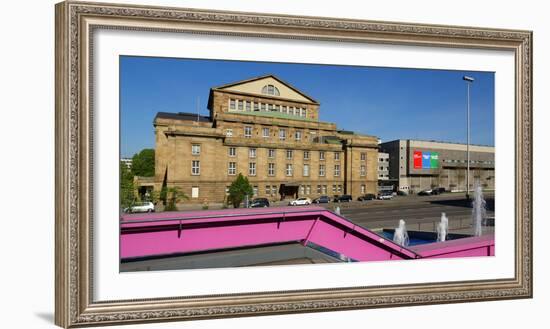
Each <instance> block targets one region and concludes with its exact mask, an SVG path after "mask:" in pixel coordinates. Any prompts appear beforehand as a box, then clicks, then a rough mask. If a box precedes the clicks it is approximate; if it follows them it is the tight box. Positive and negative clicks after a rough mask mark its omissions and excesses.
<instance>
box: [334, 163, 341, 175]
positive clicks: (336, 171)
mask: <svg viewBox="0 0 550 329" xmlns="http://www.w3.org/2000/svg"><path fill="white" fill-rule="evenodd" d="M334 176H340V165H334Z"/></svg>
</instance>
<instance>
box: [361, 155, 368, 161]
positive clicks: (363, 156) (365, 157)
mask: <svg viewBox="0 0 550 329" xmlns="http://www.w3.org/2000/svg"><path fill="white" fill-rule="evenodd" d="M366 160H367V153H361V161H366Z"/></svg>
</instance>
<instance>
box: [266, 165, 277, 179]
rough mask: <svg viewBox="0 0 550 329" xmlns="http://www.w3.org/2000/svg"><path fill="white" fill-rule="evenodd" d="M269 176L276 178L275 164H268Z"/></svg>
mask: <svg viewBox="0 0 550 329" xmlns="http://www.w3.org/2000/svg"><path fill="white" fill-rule="evenodd" d="M267 175H268V176H275V164H274V163H268V164H267Z"/></svg>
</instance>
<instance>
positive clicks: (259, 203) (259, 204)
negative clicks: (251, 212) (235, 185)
mask: <svg viewBox="0 0 550 329" xmlns="http://www.w3.org/2000/svg"><path fill="white" fill-rule="evenodd" d="M265 207H269V200H267V199H266V198H256V199H254V200H252V202H250V208H265Z"/></svg>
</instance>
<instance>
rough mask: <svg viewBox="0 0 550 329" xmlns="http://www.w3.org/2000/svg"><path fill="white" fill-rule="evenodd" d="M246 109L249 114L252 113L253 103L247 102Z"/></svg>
mask: <svg viewBox="0 0 550 329" xmlns="http://www.w3.org/2000/svg"><path fill="white" fill-rule="evenodd" d="M245 109H246V111H247V112H250V111H252V103H250V102H249V101H246V106H245Z"/></svg>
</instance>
